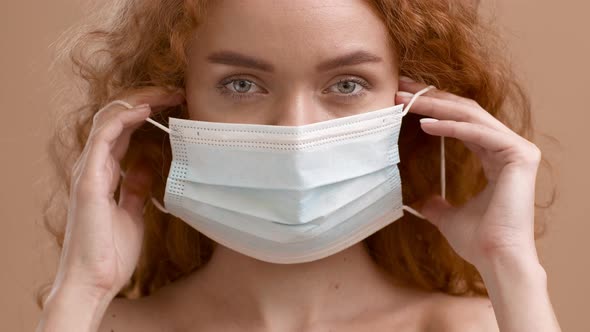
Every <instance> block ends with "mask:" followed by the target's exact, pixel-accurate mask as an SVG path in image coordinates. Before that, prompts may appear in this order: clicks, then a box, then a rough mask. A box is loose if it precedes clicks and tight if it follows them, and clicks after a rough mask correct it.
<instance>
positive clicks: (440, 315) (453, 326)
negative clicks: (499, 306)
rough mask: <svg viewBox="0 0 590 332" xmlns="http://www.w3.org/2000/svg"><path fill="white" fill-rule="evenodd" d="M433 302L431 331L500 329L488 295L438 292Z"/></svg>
mask: <svg viewBox="0 0 590 332" xmlns="http://www.w3.org/2000/svg"><path fill="white" fill-rule="evenodd" d="M431 304H432V307H431V309H430V310H429V311H430V314H429V316H430V320H429V321H430V323H429V327H430V328H429V329H428V330H429V331H442V332H455V331H473V332H498V331H499V328H498V323H497V322H496V315H495V314H494V308H493V307H492V302H491V301H490V299H489V298H487V297H481V296H478V297H468V296H451V295H448V294H437V295H436V296H434V298H433V301H432V302H431Z"/></svg>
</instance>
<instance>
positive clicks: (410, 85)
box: [399, 76, 479, 106]
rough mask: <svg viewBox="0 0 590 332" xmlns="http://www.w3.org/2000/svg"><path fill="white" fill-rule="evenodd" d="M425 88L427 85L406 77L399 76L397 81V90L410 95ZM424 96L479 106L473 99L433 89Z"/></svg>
mask: <svg viewBox="0 0 590 332" xmlns="http://www.w3.org/2000/svg"><path fill="white" fill-rule="evenodd" d="M427 86H428V84H425V83H419V82H415V81H414V80H412V79H411V78H409V77H406V76H401V77H400V80H399V90H401V91H406V92H409V93H412V94H414V93H416V92H418V91H420V90H422V89H424V88H425V87H427ZM425 95H427V96H429V97H434V98H440V99H446V100H452V101H456V102H458V103H461V104H465V105H470V106H479V104H478V103H477V102H476V101H475V100H473V99H469V98H465V97H461V96H458V95H456V94H453V93H450V92H447V91H444V90H439V89H433V90H430V91H428V92H427V93H426V94H425Z"/></svg>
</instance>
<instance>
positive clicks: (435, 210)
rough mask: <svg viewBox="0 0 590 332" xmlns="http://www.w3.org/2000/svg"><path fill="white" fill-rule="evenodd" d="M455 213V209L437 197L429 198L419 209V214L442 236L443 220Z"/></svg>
mask: <svg viewBox="0 0 590 332" xmlns="http://www.w3.org/2000/svg"><path fill="white" fill-rule="evenodd" d="M455 211H456V208H455V207H454V206H452V205H451V204H450V203H449V202H447V201H446V200H445V199H444V198H442V197H441V196H439V195H434V196H432V197H430V198H429V199H428V200H427V201H426V202H425V203H424V205H423V206H422V208H421V209H420V213H421V214H422V215H423V216H424V217H426V219H427V220H428V221H430V222H431V223H432V224H433V225H434V226H436V227H437V228H438V229H439V230H440V231H441V232H442V233H443V234H445V233H444V230H443V227H444V222H445V220H447V219H448V218H449V217H450V215H451V214H453V213H454V212H455Z"/></svg>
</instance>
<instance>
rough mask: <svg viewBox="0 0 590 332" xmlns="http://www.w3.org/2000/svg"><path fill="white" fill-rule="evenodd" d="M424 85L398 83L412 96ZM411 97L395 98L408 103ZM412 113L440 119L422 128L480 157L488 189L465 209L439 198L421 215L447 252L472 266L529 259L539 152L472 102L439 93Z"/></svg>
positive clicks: (420, 101)
mask: <svg viewBox="0 0 590 332" xmlns="http://www.w3.org/2000/svg"><path fill="white" fill-rule="evenodd" d="M426 86H427V85H425V84H421V83H416V82H409V81H403V80H400V85H399V87H400V91H405V92H409V93H412V94H413V93H416V92H418V91H419V90H421V89H423V88H425V87H426ZM410 98H411V96H403V93H401V94H399V93H398V95H397V96H396V103H404V104H407V103H408V102H409V100H410ZM410 112H412V113H416V114H421V115H425V116H427V117H431V118H435V119H438V120H439V121H436V122H432V123H422V124H421V127H422V129H423V130H424V131H425V132H426V133H428V134H430V135H436V136H446V137H453V138H456V139H459V140H461V141H462V142H463V143H464V144H465V146H466V147H467V148H468V149H470V150H471V151H473V152H474V153H475V155H477V156H478V157H479V159H480V160H481V163H482V165H483V170H484V173H485V176H486V178H487V180H488V185H487V186H486V188H485V189H484V190H483V191H482V192H480V193H479V194H477V195H476V196H475V197H473V198H472V199H471V200H470V201H468V202H467V203H465V204H464V205H463V206H460V207H454V206H451V205H450V204H449V203H448V202H447V201H446V200H445V199H443V198H442V197H441V196H439V195H434V196H433V197H431V198H430V199H429V200H428V201H426V203H425V204H424V206H423V207H422V209H421V210H420V213H422V214H423V215H424V216H425V217H426V218H427V219H428V220H429V221H430V222H431V223H433V224H434V225H435V226H436V227H437V228H438V229H439V230H440V232H441V233H442V234H443V235H444V236H445V238H446V239H447V241H448V242H449V244H450V245H451V247H452V248H453V249H454V250H455V251H456V252H457V254H459V255H460V256H461V257H463V258H464V259H465V260H467V261H468V262H470V263H471V264H473V265H475V266H479V265H480V264H484V263H486V262H487V261H488V260H490V259H491V258H493V257H495V255H500V254H502V253H514V254H518V255H523V254H532V255H533V257H534V258H536V249H535V244H534V241H535V240H534V198H535V179H536V174H537V168H538V165H539V162H540V159H541V152H540V150H539V149H538V148H537V147H536V146H535V145H534V144H533V143H531V142H530V141H528V140H526V139H524V138H523V137H521V136H519V135H518V134H516V133H514V132H513V131H512V130H510V129H509V128H508V127H506V126H505V125H504V124H502V123H501V122H500V121H498V120H497V119H496V118H494V117H493V116H492V115H491V114H489V113H488V112H487V111H486V110H484V109H483V108H481V107H480V106H479V105H478V104H477V103H476V102H475V101H473V100H471V99H467V98H462V97H460V96H457V95H454V94H451V93H447V92H444V91H440V90H431V91H429V92H427V93H426V94H425V95H422V96H420V97H418V98H417V99H416V101H415V103H414V105H413V106H412V107H411V108H410Z"/></svg>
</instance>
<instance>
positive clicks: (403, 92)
mask: <svg viewBox="0 0 590 332" xmlns="http://www.w3.org/2000/svg"><path fill="white" fill-rule="evenodd" d="M396 94H397V95H398V96H400V97H412V96H413V95H414V94H413V93H409V92H406V91H398V92H396Z"/></svg>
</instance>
